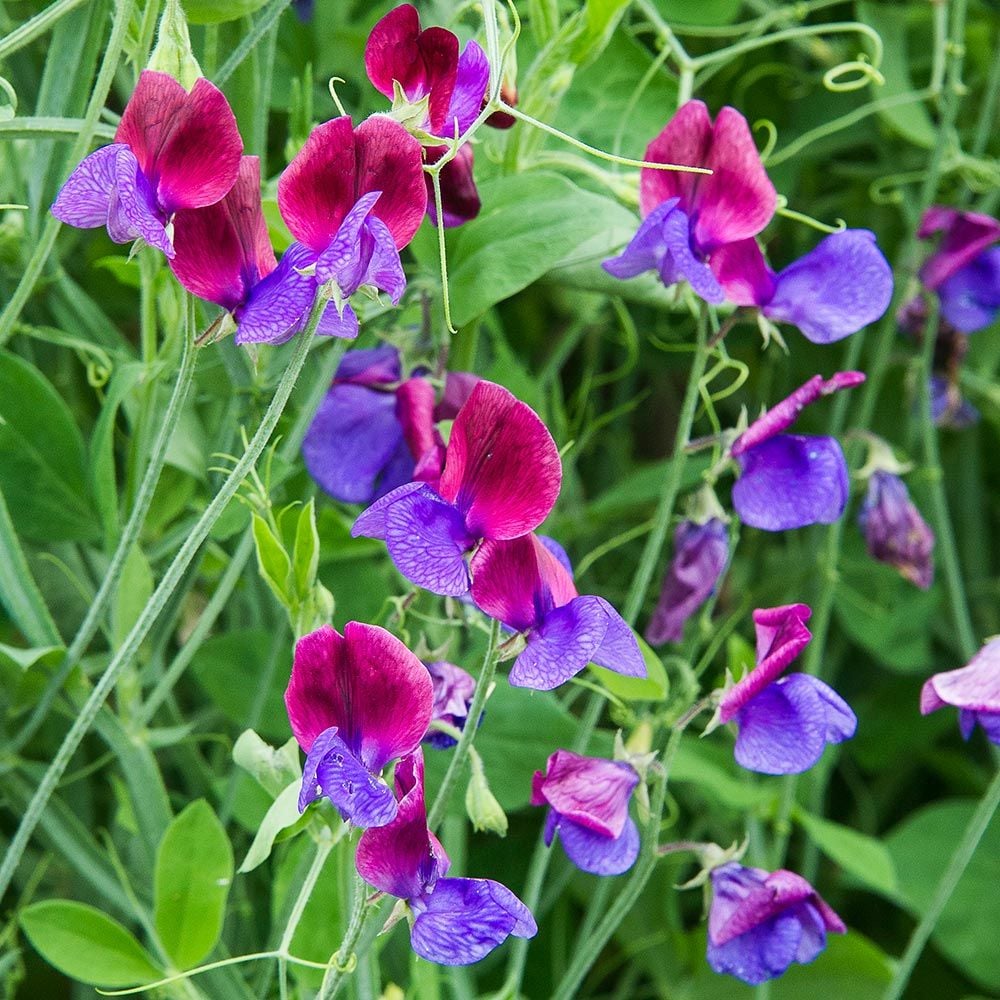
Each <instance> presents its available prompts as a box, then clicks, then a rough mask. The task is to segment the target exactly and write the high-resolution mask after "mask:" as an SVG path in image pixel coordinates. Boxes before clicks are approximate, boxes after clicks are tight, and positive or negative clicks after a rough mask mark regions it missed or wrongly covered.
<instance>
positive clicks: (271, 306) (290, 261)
mask: <svg viewBox="0 0 1000 1000" xmlns="http://www.w3.org/2000/svg"><path fill="white" fill-rule="evenodd" d="M314 260H315V254H313V253H312V251H310V250H309V248H308V247H306V246H304V245H303V244H301V243H293V244H292V245H291V246H290V247H289V248H288V249H287V250H286V251H285V253H284V256H283V257H282V258H281V261H280V262H279V263H278V266H277V267H276V268H275V269H274V270H273V271H272V272H271V273H270V274H268V275H267V276H266V277H264V278H263V279H261V280H260V281H259V282H258V283H257V284H256V285H254V287H253V288H252V289H251V290H250V295H249V297H248V298H247V302H246V305H245V306H243V307H242V308H241V309H239V310H237V313H236V321H237V327H236V337H235V340H236V343H237V344H283V343H285V342H286V341H287V340H291V338H292V337H293V336H294V335H295V334H296V333H298V332H299V331H300V330H301V329H302V328H303V325H304V323H305V321H306V318H307V317H308V314H309V310H310V309H311V308H312V304H313V301H314V300H315V298H316V281H315V279H314V278H312V277H310V276H309V275H302V274H299V273H298V271H297V270H296V269H297V268H302V267H308V266H309V265H310V264H311V263H313V261H314ZM327 308H328V309H329V306H327Z"/></svg>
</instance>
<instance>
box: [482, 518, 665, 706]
mask: <svg viewBox="0 0 1000 1000" xmlns="http://www.w3.org/2000/svg"><path fill="white" fill-rule="evenodd" d="M472 599H473V600H474V601H475V602H476V604H477V605H478V606H479V608H480V609H481V610H483V611H485V612H486V614H488V615H489V616H490V617H491V618H496V619H497V620H498V621H500V622H502V623H503V624H504V625H506V626H507V627H508V628H510V629H513V630H514V631H515V632H521V633H524V637H525V647H524V650H523V652H522V653H521V654H520V655H519V656H518V657H517V659H516V660H515V661H514V666H513V667H512V668H511V671H510V683H511V684H513V685H514V686H515V687H530V688H534V689H535V690H536V691H548V690H550V689H552V688H554V687H557V686H558V685H560V684H562V683H563V682H564V681H568V680H569V679H570V678H571V677H573V676H575V675H576V674H578V673H579V672H580V671H581V670H583V668H584V667H586V666H587V664H588V663H596V664H597V665H598V666H601V667H606V668H607V669H608V670H614V671H615V672H616V673H619V674H624V675H625V676H627V677H645V676H646V664H645V661H644V660H643V658H642V653H641V652H640V651H639V644H638V643H637V642H636V639H635V636H634V635H633V634H632V630H631V629H630V628H629V627H628V625H626V624H625V621H624V619H623V618H622V617H621V615H619V614H618V612H617V611H615V609H614V608H613V607H612V606H611V605H610V604H609V603H608V602H607V601H606V600H604V598H603V597H580V596H578V595H577V591H576V587H575V586H574V584H573V578H572V576H570V574H569V572H568V571H567V569H566V567H565V566H564V565H563V564H562V562H561V561H560V560H559V558H558V557H557V556H556V555H554V554H553V552H552V551H551V550H550V549H549V548H548V547H547V546H546V545H545V543H544V542H543V541H542V540H541V539H539V538H538V537H537V536H536V535H532V534H529V535H524V536H523V537H521V538H515V539H511V540H507V541H494V540H488V541H484V542H483V543H482V545H480V547H479V549H478V550H477V552H476V554H475V555H474V556H473V557H472Z"/></svg>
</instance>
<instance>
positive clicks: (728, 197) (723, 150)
mask: <svg viewBox="0 0 1000 1000" xmlns="http://www.w3.org/2000/svg"><path fill="white" fill-rule="evenodd" d="M646 159H647V160H649V161H651V162H655V163H676V164H681V165H684V166H692V167H707V168H709V169H710V170H711V171H712V173H711V174H710V175H704V174H693V173H684V172H679V171H669V170H655V169H650V168H648V167H647V168H645V169H643V171H642V173H641V179H640V188H639V207H640V210H641V211H642V214H643V217H644V220H643V223H642V225H641V226H640V227H639V231H638V232H637V233H636V235H635V237H634V238H633V239H632V241H631V242H630V243H629V245H628V246H627V247H626V248H625V250H624V251H623V252H622V254H621V255H620V256H618V257H615V258H612V259H611V260H606V261H605V262H604V268H605V270H607V271H608V273H609V274H612V275H614V276H615V277H616V278H632V277H635V276H636V275H638V274H642V273H643V272H644V271H649V270H655V271H657V272H658V273H659V275H660V278H661V280H662V281H663V284H664V285H673V284H675V283H676V282H678V281H687V282H689V283H690V285H691V287H692V289H693V290H694V291H695V292H696V293H697V294H698V295H700V296H701V297H702V298H703V299H705V300H706V301H708V302H722V301H723V299H724V298H725V291H724V290H723V287H722V285H720V284H719V281H718V278H717V276H716V274H715V273H714V272H715V267H716V265H715V255H716V253H717V252H718V251H719V250H720V249H722V248H723V247H725V246H726V245H727V244H731V243H737V242H739V241H741V240H747V239H750V238H751V237H754V236H756V235H757V234H758V233H759V232H761V230H762V229H763V228H764V227H765V226H766V225H767V224H768V222H770V221H771V217H772V216H773V215H774V211H775V207H776V205H777V194H776V192H775V190H774V185H773V184H772V183H771V181H770V179H769V178H768V176H767V172H766V171H765V170H764V165H763V164H762V163H761V160H760V155H759V154H758V152H757V147H756V145H755V144H754V141H753V136H752V135H751V133H750V126H749V125H748V124H747V120H746V119H745V118H744V117H743V115H741V114H740V113H739V112H738V111H736V110H735V109H734V108H730V107H724V108H723V109H722V110H721V111H720V112H719V114H718V115H717V116H716V119H715V122H714V124H713V122H712V120H711V118H710V117H709V114H708V109H707V108H706V106H705V104H704V103H703V102H702V101H688V102H687V103H686V104H684V105H682V106H681V108H680V109H679V110H678V111H677V113H676V114H675V115H674V117H673V118H671V119H670V121H669V122H668V123H667V125H666V127H665V128H664V129H663V131H662V132H661V133H660V134H659V135H658V136H657V137H656V138H655V139H654V140H653V141H652V142H651V143H650V144H649V146H648V147H647V149H646Z"/></svg>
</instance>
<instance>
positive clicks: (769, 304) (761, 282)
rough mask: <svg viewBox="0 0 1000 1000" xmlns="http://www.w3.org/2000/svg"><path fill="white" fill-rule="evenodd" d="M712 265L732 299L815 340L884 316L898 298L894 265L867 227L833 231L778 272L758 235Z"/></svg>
mask: <svg viewBox="0 0 1000 1000" xmlns="http://www.w3.org/2000/svg"><path fill="white" fill-rule="evenodd" d="M712 270H713V271H714V272H715V275H716V277H717V278H718V280H719V283H720V284H721V285H722V287H723V289H724V290H725V293H726V298H727V299H728V300H729V301H730V302H733V303H735V304H736V305H738V306H756V307H758V308H759V309H760V311H761V313H763V315H764V316H766V317H767V318H768V319H769V320H772V321H773V322H775V323H791V324H792V325H793V326H797V327H798V328H799V330H800V331H801V332H802V335H803V336H804V337H805V338H806V339H807V340H811V341H812V342H813V343H814V344H832V343H834V342H835V341H837V340H842V339H843V338H844V337H849V336H850V335H851V334H852V333H857V331H858V330H860V329H861V328H862V327H864V326H867V325H868V324H869V323H873V322H874V321H875V320H877V319H878V318H879V317H881V316H882V315H883V313H885V311H886V309H888V308H889V301H890V300H891V298H892V269H891V268H890V267H889V263H888V261H887V260H886V259H885V257H884V256H883V255H882V252H881V251H880V250H879V248H878V245H877V244H876V242H875V234H874V233H872V232H869V231H868V230H867V229H846V230H844V231H843V232H841V233H833V234H831V235H830V236H827V237H826V238H825V239H823V240H821V241H820V243H819V244H818V245H817V246H816V247H815V248H814V249H813V250H811V251H810V252H809V253H807V254H806V255H805V256H803V257H800V258H799V259H798V260H796V261H794V262H793V263H791V264H789V265H788V267H786V268H785V269H784V270H782V271H780V272H778V273H777V274H775V273H774V272H773V271H772V270H771V269H770V267H768V264H767V261H766V260H765V259H764V255H763V254H762V253H761V250H760V247H759V246H758V245H757V241H756V240H754V239H746V240H741V241H739V242H738V243H730V244H728V245H727V246H724V247H720V248H719V250H718V251H717V252H716V253H715V254H714V255H713V257H712Z"/></svg>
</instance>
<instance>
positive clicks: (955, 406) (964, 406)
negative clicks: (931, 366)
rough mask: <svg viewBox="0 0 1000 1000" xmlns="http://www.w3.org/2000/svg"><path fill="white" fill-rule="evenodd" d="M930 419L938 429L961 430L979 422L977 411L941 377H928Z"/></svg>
mask: <svg viewBox="0 0 1000 1000" xmlns="http://www.w3.org/2000/svg"><path fill="white" fill-rule="evenodd" d="M929 388H930V394H931V418H932V419H933V420H934V423H935V425H936V426H938V427H950V428H951V429H952V430H956V431H957V430H963V429H964V428H966V427H971V426H972V425H973V424H974V423H976V422H977V421H978V420H979V411H978V410H977V409H976V408H975V407H974V406H973V405H972V403H970V402H969V401H968V400H967V399H965V398H964V397H963V396H962V394H961V393H960V392H959V389H958V386H957V385H955V384H953V383H952V382H950V381H949V380H948V379H947V378H945V377H944V376H943V375H932V376H931V377H930V387H929Z"/></svg>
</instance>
